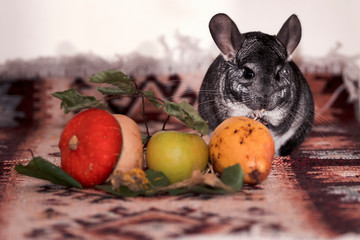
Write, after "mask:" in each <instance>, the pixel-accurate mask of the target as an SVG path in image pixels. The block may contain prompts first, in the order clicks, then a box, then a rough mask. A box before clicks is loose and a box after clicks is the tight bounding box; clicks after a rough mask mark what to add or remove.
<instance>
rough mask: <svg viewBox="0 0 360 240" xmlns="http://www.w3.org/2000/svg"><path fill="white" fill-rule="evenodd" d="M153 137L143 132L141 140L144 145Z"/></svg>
mask: <svg viewBox="0 0 360 240" xmlns="http://www.w3.org/2000/svg"><path fill="white" fill-rule="evenodd" d="M150 138H151V137H150V136H148V135H147V134H141V141H142V143H143V145H144V144H145V143H146V142H147V141H148V140H149V139H150Z"/></svg>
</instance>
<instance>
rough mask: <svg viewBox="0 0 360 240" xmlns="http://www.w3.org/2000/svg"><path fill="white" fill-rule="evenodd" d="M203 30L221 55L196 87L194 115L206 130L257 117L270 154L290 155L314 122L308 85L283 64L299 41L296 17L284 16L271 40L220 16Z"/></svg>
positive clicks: (289, 64) (287, 63)
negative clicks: (240, 118)
mask: <svg viewBox="0 0 360 240" xmlns="http://www.w3.org/2000/svg"><path fill="white" fill-rule="evenodd" d="M209 28H210V32H211V35H212V37H213V39H214V41H215V43H216V45H217V46H218V47H219V49H220V51H221V54H220V56H218V57H217V58H216V59H215V61H214V62H213V63H212V64H211V65H210V67H209V69H208V71H207V73H206V75H205V77H204V80H203V83H202V85H201V89H200V94H199V113H200V115H201V116H202V117H203V118H204V119H205V120H207V121H208V123H209V126H210V128H211V129H215V128H216V126H217V125H219V124H220V123H221V122H222V121H223V120H225V119H226V118H228V117H231V116H246V117H250V118H254V117H258V119H259V121H260V122H262V123H264V124H265V125H266V126H267V127H268V128H269V130H270V132H271V134H272V136H273V138H274V141H275V151H276V154H277V155H281V156H284V155H288V154H290V153H291V151H292V150H293V149H294V148H296V147H298V146H299V145H300V144H301V143H302V142H303V141H304V140H305V138H306V136H307V135H308V134H309V132H310V131H311V127H312V124H313V120H314V102H313V97H312V93H311V91H310V88H309V85H308V83H307V81H306V79H305V78H304V76H303V75H302V73H301V72H300V70H299V68H298V67H297V66H296V64H295V63H294V62H293V61H291V60H289V56H290V55H291V54H292V53H293V51H294V50H295V48H296V47H297V45H298V43H299V42H300V38H301V25H300V22H299V20H298V18H297V17H296V16H295V15H292V16H290V18H289V19H288V20H287V21H286V22H285V23H284V25H283V26H282V28H281V29H280V31H279V33H278V34H277V35H276V36H271V35H268V34H264V33H261V32H248V33H244V34H241V33H240V32H239V30H238V29H237V27H236V25H235V23H234V22H233V21H232V20H231V19H230V18H229V17H228V16H227V15H225V14H217V15H215V16H214V17H213V18H212V19H211V21H210V23H209ZM261 110H264V111H263V112H262V111H261Z"/></svg>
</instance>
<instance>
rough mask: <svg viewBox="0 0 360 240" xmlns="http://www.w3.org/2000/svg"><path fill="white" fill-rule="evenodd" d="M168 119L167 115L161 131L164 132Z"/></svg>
mask: <svg viewBox="0 0 360 240" xmlns="http://www.w3.org/2000/svg"><path fill="white" fill-rule="evenodd" d="M169 119H170V115H168V116H167V118H166V119H165V122H164V124H163V127H162V130H165V127H166V124H167V122H168V121H169Z"/></svg>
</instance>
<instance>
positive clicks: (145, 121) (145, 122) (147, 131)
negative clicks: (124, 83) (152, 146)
mask: <svg viewBox="0 0 360 240" xmlns="http://www.w3.org/2000/svg"><path fill="white" fill-rule="evenodd" d="M132 82H133V84H134V86H135V88H136V90H137V91H138V94H139V95H140V97H141V103H142V118H143V120H144V124H145V128H146V135H147V140H146V143H145V144H144V148H145V147H146V145H147V143H148V141H149V139H150V132H149V126H148V123H147V119H146V115H145V97H144V95H143V94H142V92H141V91H140V89H139V86H138V85H137V84H136V83H135V81H134V80H132Z"/></svg>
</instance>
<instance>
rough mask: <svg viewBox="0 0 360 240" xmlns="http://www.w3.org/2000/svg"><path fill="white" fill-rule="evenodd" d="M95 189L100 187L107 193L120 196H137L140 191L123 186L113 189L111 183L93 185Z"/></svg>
mask: <svg viewBox="0 0 360 240" xmlns="http://www.w3.org/2000/svg"><path fill="white" fill-rule="evenodd" d="M95 188H97V189H101V190H103V191H105V192H107V193H110V194H113V195H115V196H120V197H137V196H139V195H140V192H133V191H131V190H130V189H129V188H127V187H125V186H120V187H119V188H118V189H116V190H115V189H113V186H112V185H111V184H103V185H97V186H95Z"/></svg>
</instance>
